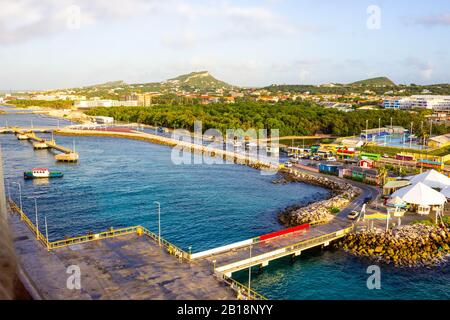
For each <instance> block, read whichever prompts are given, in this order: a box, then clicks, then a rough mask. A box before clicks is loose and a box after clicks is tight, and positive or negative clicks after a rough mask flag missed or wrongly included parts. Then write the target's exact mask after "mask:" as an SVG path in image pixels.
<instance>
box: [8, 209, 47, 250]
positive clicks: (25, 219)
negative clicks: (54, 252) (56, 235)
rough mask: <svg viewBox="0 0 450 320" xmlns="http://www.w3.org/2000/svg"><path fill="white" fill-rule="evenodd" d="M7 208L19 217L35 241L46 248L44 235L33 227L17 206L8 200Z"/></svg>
mask: <svg viewBox="0 0 450 320" xmlns="http://www.w3.org/2000/svg"><path fill="white" fill-rule="evenodd" d="M8 203H9V207H10V208H11V210H12V211H13V212H15V213H17V214H18V215H19V216H20V220H22V221H23V222H25V224H26V225H27V227H28V228H29V229H30V230H31V231H32V232H33V234H34V235H35V236H36V239H37V240H38V241H39V242H41V243H42V244H43V245H44V246H45V247H46V248H48V247H49V243H48V241H47V238H46V237H44V235H43V234H42V233H41V232H40V231H39V230H38V228H37V227H36V226H35V225H34V223H33V222H32V221H31V220H30V218H28V216H27V215H26V214H25V213H24V212H23V211H22V210H21V209H20V208H19V207H18V206H17V204H16V203H15V202H14V201H12V200H8Z"/></svg>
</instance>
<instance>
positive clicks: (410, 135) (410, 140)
mask: <svg viewBox="0 0 450 320" xmlns="http://www.w3.org/2000/svg"><path fill="white" fill-rule="evenodd" d="M412 134H413V122H411V131H410V132H409V148H410V149H411V148H412Z"/></svg>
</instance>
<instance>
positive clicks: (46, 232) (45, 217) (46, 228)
mask: <svg viewBox="0 0 450 320" xmlns="http://www.w3.org/2000/svg"><path fill="white" fill-rule="evenodd" d="M44 223H45V240H47V243H46V245H47V250H50V248H49V246H48V226H47V214H45V215H44Z"/></svg>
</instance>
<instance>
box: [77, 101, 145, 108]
mask: <svg viewBox="0 0 450 320" xmlns="http://www.w3.org/2000/svg"><path fill="white" fill-rule="evenodd" d="M137 106H138V101H137V100H126V101H120V100H80V101H76V102H75V107H77V108H81V109H83V108H94V107H137Z"/></svg>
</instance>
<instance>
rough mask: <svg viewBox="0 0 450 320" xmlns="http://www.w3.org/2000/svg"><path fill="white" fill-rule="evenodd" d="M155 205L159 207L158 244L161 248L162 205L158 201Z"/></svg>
mask: <svg viewBox="0 0 450 320" xmlns="http://www.w3.org/2000/svg"><path fill="white" fill-rule="evenodd" d="M154 203H155V204H156V205H157V207H158V244H159V246H161V204H160V203H159V202H158V201H155V202H154Z"/></svg>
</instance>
